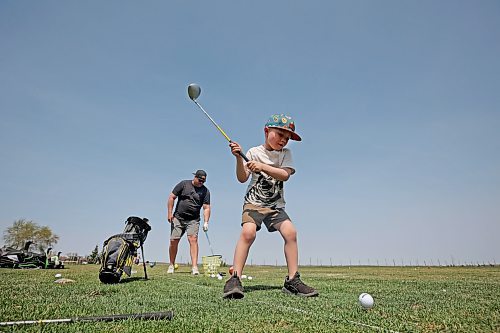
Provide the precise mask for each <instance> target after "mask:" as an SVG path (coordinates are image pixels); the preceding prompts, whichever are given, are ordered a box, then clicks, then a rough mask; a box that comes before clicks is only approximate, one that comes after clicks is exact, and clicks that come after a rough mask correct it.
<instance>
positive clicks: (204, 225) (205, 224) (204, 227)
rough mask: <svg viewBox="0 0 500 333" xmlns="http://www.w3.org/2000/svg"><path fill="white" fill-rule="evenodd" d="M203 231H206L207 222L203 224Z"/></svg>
mask: <svg viewBox="0 0 500 333" xmlns="http://www.w3.org/2000/svg"><path fill="white" fill-rule="evenodd" d="M203 231H205V232H207V231H208V222H205V223H203Z"/></svg>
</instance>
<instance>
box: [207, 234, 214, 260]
mask: <svg viewBox="0 0 500 333" xmlns="http://www.w3.org/2000/svg"><path fill="white" fill-rule="evenodd" d="M205 236H207V241H208V246H210V251H211V252H212V255H214V249H212V243H210V238H208V231H205Z"/></svg>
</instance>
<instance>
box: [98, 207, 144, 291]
mask: <svg viewBox="0 0 500 333" xmlns="http://www.w3.org/2000/svg"><path fill="white" fill-rule="evenodd" d="M150 230H151V226H150V225H149V224H148V219H147V218H140V217H136V216H130V217H129V218H128V219H127V220H126V221H125V230H124V231H123V233H121V234H117V235H113V236H111V237H109V238H108V239H107V240H106V241H105V242H104V244H103V249H102V255H101V268H100V269H99V280H101V282H102V283H108V284H109V283H118V282H120V279H121V277H122V274H123V273H125V274H127V275H128V276H130V275H131V274H132V264H133V262H134V257H135V256H137V249H138V248H139V247H140V248H141V252H142V261H143V267H144V278H145V279H147V278H148V275H147V272H146V263H145V261H144V250H143V245H144V242H145V241H146V238H147V236H148V232H149V231H150Z"/></svg>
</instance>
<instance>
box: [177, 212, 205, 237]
mask: <svg viewBox="0 0 500 333" xmlns="http://www.w3.org/2000/svg"><path fill="white" fill-rule="evenodd" d="M199 230H200V219H196V220H178V219H177V218H175V217H174V220H173V221H172V223H170V239H179V238H181V237H182V236H183V235H184V234H185V233H186V231H187V235H188V236H198V231H199Z"/></svg>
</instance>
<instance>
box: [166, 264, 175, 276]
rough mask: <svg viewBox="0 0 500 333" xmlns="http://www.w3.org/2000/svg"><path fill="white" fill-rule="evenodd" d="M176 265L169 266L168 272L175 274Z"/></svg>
mask: <svg viewBox="0 0 500 333" xmlns="http://www.w3.org/2000/svg"><path fill="white" fill-rule="evenodd" d="M174 269H175V268H174V265H170V266H168V270H167V274H174Z"/></svg>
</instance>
